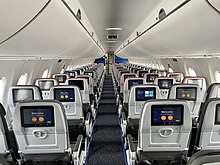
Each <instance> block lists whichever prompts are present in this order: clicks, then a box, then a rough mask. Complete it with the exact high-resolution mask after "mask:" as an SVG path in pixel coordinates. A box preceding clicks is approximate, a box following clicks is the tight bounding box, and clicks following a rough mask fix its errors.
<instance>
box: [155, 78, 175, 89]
mask: <svg viewBox="0 0 220 165" xmlns="http://www.w3.org/2000/svg"><path fill="white" fill-rule="evenodd" d="M167 80H168V81H171V83H172V85H171V87H172V86H173V79H158V80H157V84H158V87H159V88H160V89H170V88H171V87H168V88H165V87H160V86H159V84H160V83H159V82H160V81H167Z"/></svg>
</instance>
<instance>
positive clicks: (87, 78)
mask: <svg viewBox="0 0 220 165" xmlns="http://www.w3.org/2000/svg"><path fill="white" fill-rule="evenodd" d="M78 78H84V79H86V80H87V82H88V84H89V77H83V76H80V77H78Z"/></svg>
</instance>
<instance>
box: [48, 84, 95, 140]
mask: <svg viewBox="0 0 220 165" xmlns="http://www.w3.org/2000/svg"><path fill="white" fill-rule="evenodd" d="M50 99H54V100H58V101H60V102H61V103H62V104H63V106H64V109H65V114H66V118H67V122H68V127H69V131H70V139H71V141H75V140H76V139H77V137H78V135H80V134H82V135H87V136H90V135H91V130H92V120H91V114H90V113H87V115H86V116H85V115H84V112H83V104H82V99H81V94H80V89H79V87H78V86H73V85H68V86H55V87H52V88H51V89H50ZM84 116H85V117H84Z"/></svg>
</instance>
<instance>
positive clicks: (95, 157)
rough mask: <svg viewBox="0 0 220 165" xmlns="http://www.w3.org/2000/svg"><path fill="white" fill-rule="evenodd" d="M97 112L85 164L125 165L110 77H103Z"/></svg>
mask: <svg viewBox="0 0 220 165" xmlns="http://www.w3.org/2000/svg"><path fill="white" fill-rule="evenodd" d="M97 112H98V113H97V118H96V122H95V125H94V130H93V135H92V140H91V142H90V147H89V155H88V158H87V161H86V164H88V165H99V164H100V165H123V164H125V161H124V156H123V150H122V141H121V130H120V126H119V123H118V112H117V107H116V98H115V96H114V89H113V82H112V77H111V76H110V75H108V76H106V77H105V81H104V86H103V92H102V97H101V100H100V104H99V108H98V110H97Z"/></svg>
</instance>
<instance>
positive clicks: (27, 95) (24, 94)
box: [12, 88, 34, 103]
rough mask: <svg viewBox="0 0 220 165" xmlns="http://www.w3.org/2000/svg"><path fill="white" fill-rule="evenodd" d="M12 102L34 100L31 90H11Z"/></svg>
mask: <svg viewBox="0 0 220 165" xmlns="http://www.w3.org/2000/svg"><path fill="white" fill-rule="evenodd" d="M12 94H13V102H14V103H19V102H21V101H29V100H34V91H33V89H25V88H24V89H12Z"/></svg>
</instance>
